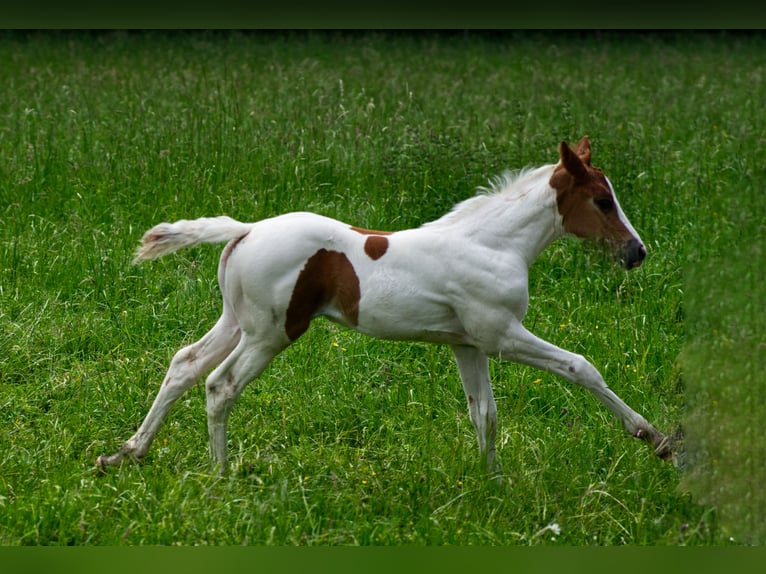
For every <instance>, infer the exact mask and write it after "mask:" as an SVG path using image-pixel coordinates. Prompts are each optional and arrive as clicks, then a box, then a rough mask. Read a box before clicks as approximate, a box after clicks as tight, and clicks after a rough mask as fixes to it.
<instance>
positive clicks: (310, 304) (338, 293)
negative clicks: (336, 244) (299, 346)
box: [285, 249, 361, 341]
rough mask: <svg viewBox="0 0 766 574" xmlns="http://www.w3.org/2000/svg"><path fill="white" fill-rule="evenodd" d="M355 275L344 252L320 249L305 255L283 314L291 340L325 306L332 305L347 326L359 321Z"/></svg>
mask: <svg viewBox="0 0 766 574" xmlns="http://www.w3.org/2000/svg"><path fill="white" fill-rule="evenodd" d="M360 297H361V294H360V291H359V277H357V275H356V272H355V271H354V266H353V265H351V262H350V261H349V260H348V257H346V255H345V254H343V253H340V252H339V251H328V250H327V249H320V250H319V251H317V252H316V253H315V254H314V255H312V256H311V257H309V259H308V260H307V261H306V265H305V266H304V267H303V269H302V270H301V272H300V274H299V275H298V280H297V281H296V282H295V287H294V288H293V294H292V296H291V298H290V305H289V306H288V307H287V313H286V315H285V333H287V336H288V338H289V339H290V340H291V341H294V340H295V339H297V338H298V337H300V336H301V335H302V334H303V333H304V332H305V331H306V329H308V328H309V324H310V323H311V319H312V318H313V317H314V316H315V314H316V312H317V311H318V310H319V309H321V308H322V307H324V306H325V305H332V306H333V307H335V309H337V310H338V311H339V312H340V313H341V314H342V315H343V316H344V317H345V318H346V321H348V322H349V323H350V324H351V325H356V324H357V323H358V321H359V298H360Z"/></svg>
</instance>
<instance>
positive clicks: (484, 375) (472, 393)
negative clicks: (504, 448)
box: [452, 346, 497, 472]
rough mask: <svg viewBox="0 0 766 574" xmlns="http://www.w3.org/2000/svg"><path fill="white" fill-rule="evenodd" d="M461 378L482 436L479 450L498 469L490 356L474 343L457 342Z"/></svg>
mask: <svg viewBox="0 0 766 574" xmlns="http://www.w3.org/2000/svg"><path fill="white" fill-rule="evenodd" d="M452 352H453V353H454V354H455V359H456V360H457V366H458V370H459V371H460V380H461V381H462V383H463V390H464V391H465V398H466V400H467V401H468V414H469V415H470V417H471V422H472V423H473V426H474V428H475V429H476V435H477V437H478V439H479V451H480V452H481V455H482V457H483V458H484V460H485V462H486V464H487V469H488V470H489V471H490V472H492V471H494V470H495V467H494V465H495V448H496V447H495V436H496V434H497V406H496V404H495V398H494V395H493V394H492V385H491V383H490V381H489V359H488V358H487V356H486V355H485V354H484V353H483V352H481V351H480V350H479V349H476V348H474V347H465V346H453V347H452Z"/></svg>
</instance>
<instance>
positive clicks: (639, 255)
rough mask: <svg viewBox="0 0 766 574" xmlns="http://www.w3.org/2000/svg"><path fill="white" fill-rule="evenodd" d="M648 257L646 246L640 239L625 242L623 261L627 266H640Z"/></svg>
mask: <svg viewBox="0 0 766 574" xmlns="http://www.w3.org/2000/svg"><path fill="white" fill-rule="evenodd" d="M645 257H646V247H644V244H643V243H641V242H640V241H639V240H638V239H631V240H630V241H628V242H627V243H626V244H625V247H624V250H623V261H624V262H625V267H627V268H628V269H633V268H635V267H639V266H640V265H641V263H642V262H643V261H644V258H645Z"/></svg>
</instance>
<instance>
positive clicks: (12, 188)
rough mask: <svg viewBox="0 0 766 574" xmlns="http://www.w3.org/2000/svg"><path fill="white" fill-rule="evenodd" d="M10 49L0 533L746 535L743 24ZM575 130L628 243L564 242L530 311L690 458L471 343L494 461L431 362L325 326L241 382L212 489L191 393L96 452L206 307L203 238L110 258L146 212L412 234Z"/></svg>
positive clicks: (759, 386)
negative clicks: (664, 456) (489, 388)
mask: <svg viewBox="0 0 766 574" xmlns="http://www.w3.org/2000/svg"><path fill="white" fill-rule="evenodd" d="M0 62H1V63H0V69H1V70H2V75H3V79H4V84H5V89H4V90H2V91H1V92H0V469H1V470H0V544H2V545H105V544H110V545H115V544H116V545H122V544H124V545H139V544H162V545H175V544H178V545H208V544H209V545H221V544H227V545H234V544H237V545H238V544H252V545H266V544H288V545H337V544H342V545H369V544H381V545H398V544H416V545H420V544H460V545H466V544H488V545H543V544H547V545H562V544H563V545H619V544H635V545H649V544H651V545H711V544H716V545H717V544H732V543H733V544H740V543H748V542H754V541H755V542H758V541H762V540H763V538H764V528H763V524H762V517H763V516H764V515H766V513H765V512H762V509H763V508H764V502H763V494H762V493H761V492H760V491H761V488H760V484H762V482H763V478H764V477H763V468H764V464H763V462H764V458H765V457H764V453H763V447H762V446H761V445H759V444H758V441H759V439H760V435H759V433H756V432H754V431H755V428H754V426H753V424H754V421H755V420H756V419H757V418H758V417H760V416H762V415H764V414H766V412H765V411H766V409H765V408H764V398H763V397H764V396H765V395H766V393H764V392H763V391H764V389H763V385H764V381H763V380H762V370H763V367H764V364H763V355H764V351H763V345H764V339H763V309H762V304H763V294H764V287H763V271H762V269H763V265H762V262H763V251H762V243H763V230H764V220H765V216H764V213H765V212H766V210H765V209H764V198H763V182H764V175H766V173H764V162H763V157H764V152H766V140H765V139H764V138H766V114H765V113H764V110H763V94H764V93H766V86H764V84H765V83H766V77H765V76H766V37H764V36H763V35H760V34H751V35H743V36H736V35H735V36H732V35H725V34H678V35H665V36H656V35H636V36H621V35H616V34H615V35H612V34H602V35H592V34H566V35H561V34H535V33H524V34H515V35H493V36H491V37H485V36H482V35H480V34H472V35H461V34H452V35H433V34H389V35H382V34H361V33H360V34H345V35H340V34H331V33H327V34H318V33H313V34H311V33H309V34H304V33H300V34H288V33H284V34H257V33H254V34H238V33H218V34H214V33H175V34H170V33H133V34H125V33H108V34H97V33H92V34H76V33H72V34H67V33H58V34H56V33H26V34H21V33H18V34H16V33H4V34H2V35H0ZM585 134H588V135H589V136H590V137H591V140H592V142H593V146H594V156H593V157H594V163H595V164H596V165H598V166H600V167H602V168H603V169H604V171H605V173H606V174H608V176H609V177H610V179H611V181H612V182H613V184H614V186H615V188H616V190H617V193H618V195H619V197H620V201H621V203H622V206H623V208H624V210H625V211H626V212H627V213H628V215H629V217H630V218H631V221H632V223H633V224H634V226H635V227H636V228H637V229H638V230H639V232H640V233H641V235H642V237H643V239H644V240H645V241H646V242H647V247H648V249H649V256H648V258H647V260H646V262H645V264H644V265H643V266H642V267H641V268H640V269H638V270H636V271H633V272H630V273H628V272H625V271H624V270H622V269H620V268H619V267H617V266H616V265H614V264H613V262H612V261H611V260H610V258H609V257H608V256H607V255H606V254H605V253H604V251H603V250H602V249H600V248H598V247H595V246H593V245H589V244H586V243H581V242H578V241H576V240H564V241H560V242H558V243H556V244H555V245H553V246H552V247H551V248H550V249H549V250H548V251H546V252H545V253H544V254H543V255H542V256H541V258H540V259H539V260H538V262H537V263H536V264H535V265H534V266H533V267H532V270H531V285H530V288H531V304H530V310H529V313H528V316H527V320H526V325H527V326H528V327H529V328H530V329H531V330H533V331H534V332H535V333H537V334H538V335H540V336H542V337H543V338H546V339H548V340H550V341H551V342H554V343H556V344H558V345H560V346H563V347H564V348H567V349H569V350H572V351H576V352H578V353H582V354H584V355H585V356H586V357H588V358H589V359H590V360H591V361H592V362H593V363H594V364H595V365H596V366H597V367H598V368H599V369H600V370H601V372H602V373H603V374H604V376H605V378H606V379H607V381H608V383H609V385H610V386H611V387H612V388H613V389H614V390H615V391H616V392H617V393H618V394H619V395H620V396H621V397H622V398H624V399H625V400H626V402H627V403H629V404H630V405H631V406H633V407H634V408H635V409H637V410H638V411H640V412H642V413H643V414H644V415H645V416H646V417H647V418H648V419H649V420H650V421H652V422H654V423H655V424H656V425H657V426H658V428H660V429H663V430H664V431H666V432H668V433H673V432H674V431H675V430H676V429H677V428H679V426H681V425H682V424H683V425H684V427H685V430H686V431H687V436H688V439H689V440H688V442H689V445H688V448H689V449H690V450H689V451H688V452H687V454H686V456H685V457H684V463H685V464H686V466H684V467H682V468H676V467H674V466H672V465H670V464H666V463H663V462H661V461H659V460H657V459H655V458H654V457H653V455H652V453H651V452H650V449H648V448H646V446H645V445H644V444H643V443H641V442H640V441H636V440H632V439H630V438H629V437H627V436H625V435H624V434H623V431H622V430H621V427H620V425H619V424H618V423H617V422H616V421H615V420H614V419H613V418H612V417H611V415H610V414H609V413H608V412H607V411H606V410H605V409H604V408H602V407H601V406H600V405H599V404H598V403H597V401H596V400H595V399H594V398H593V397H592V396H590V394H588V393H587V392H586V391H584V390H582V389H579V388H574V387H572V386H569V385H568V384H567V383H565V382H563V381H562V380H560V379H557V378H556V377H554V376H552V375H549V374H547V373H544V372H540V371H536V370H533V369H528V368H525V367H520V366H517V365H513V364H508V363H501V362H493V363H492V366H491V370H492V375H493V379H494V381H495V383H494V388H495V395H496V399H497V402H498V410H499V426H500V428H499V431H498V458H499V462H500V465H501V473H502V475H503V478H504V480H503V481H502V482H501V483H497V482H494V481H490V480H487V477H486V475H485V473H483V472H482V471H481V468H480V466H479V464H478V453H477V448H476V444H475V443H476V440H475V435H474V431H473V428H472V426H471V423H470V421H469V419H468V416H467V412H466V408H465V399H464V396H463V392H462V389H461V387H460V382H459V379H458V376H457V372H456V368H455V367H454V364H453V361H452V358H451V353H450V351H449V349H447V348H442V347H438V346H427V345H421V344H414V343H390V342H385V343H384V342H379V341H375V340H371V339H366V338H363V337H362V336H360V335H357V334H355V333H353V332H350V331H345V330H341V329H339V328H338V327H337V326H335V325H333V324H332V323H329V322H326V321H317V322H315V324H314V326H313V327H312V329H310V330H309V332H308V333H307V334H306V335H304V337H302V338H301V339H300V340H299V341H298V342H297V343H296V344H295V345H294V346H293V347H291V348H290V349H288V350H287V351H286V352H285V353H284V354H283V355H281V356H280V357H279V358H277V359H276V360H275V361H274V363H273V364H272V366H271V367H270V368H269V369H268V370H267V371H266V373H264V375H263V376H262V377H261V378H260V379H259V380H258V381H256V382H254V383H253V384H251V385H250V387H248V389H247V390H246V391H245V393H244V394H243V396H242V397H241V399H240V401H239V402H238V404H237V406H236V408H235V410H234V412H233V414H232V418H231V422H230V432H229V438H230V449H229V452H230V460H231V464H232V468H231V471H230V472H229V473H228V474H227V475H225V476H223V477H218V476H214V475H212V474H211V473H210V472H209V466H208V464H209V463H208V451H207V430H206V418H205V411H204V409H205V406H204V403H205V399H204V389H203V387H202V386H201V385H200V386H198V387H195V388H194V389H192V390H191V391H190V392H189V393H188V394H187V395H185V396H184V397H183V398H182V399H181V400H180V401H179V402H178V403H177V405H176V406H175V408H174V409H173V410H172V411H171V414H170V416H169V418H168V420H167V422H166V425H165V426H164V427H163V429H162V431H161V432H160V434H159V435H158V437H157V440H156V441H155V444H154V446H153V448H152V450H151V451H150V453H149V455H148V457H147V458H146V460H145V462H144V464H142V465H123V466H122V467H120V468H118V469H111V470H110V471H109V472H107V473H106V474H105V475H100V474H99V473H98V472H97V471H96V469H95V467H94V461H95V459H96V457H97V456H98V455H99V454H105V453H111V452H113V451H114V450H116V449H117V448H118V447H119V445H120V444H121V442H122V441H123V440H125V439H126V438H127V437H128V436H130V435H131V434H132V432H133V430H134V429H135V428H136V426H137V425H138V424H139V423H140V421H141V420H142V418H143V416H144V415H145V414H146V411H147V409H148V407H149V405H150V404H151V401H152V400H153V398H154V395H155V393H156V390H157V387H158V385H159V383H160V381H161V380H162V377H163V376H164V373H165V370H166V368H167V365H168V363H169V360H170V358H171V357H172V356H173V354H174V352H175V351H176V350H177V349H178V348H180V347H181V346H182V345H184V344H188V343H189V342H191V341H193V340H196V339H197V338H198V337H199V336H201V335H202V334H203V333H204V332H205V331H206V330H207V329H208V328H209V327H210V326H211V325H212V324H213V323H214V321H215V320H216V318H217V317H218V315H219V311H220V295H219V292H218V287H217V283H216V280H215V269H216V264H217V259H218V255H219V253H220V247H219V246H206V247H200V248H195V249H192V250H188V251H184V252H180V253H179V254H177V255H173V256H169V257H167V258H163V259H161V260H158V261H157V262H152V263H150V264H146V265H142V266H138V267H136V266H132V265H131V259H132V256H133V253H134V250H135V247H136V246H137V243H138V240H139V238H140V236H141V235H142V233H143V232H144V231H145V230H146V229H147V228H149V227H150V226H152V225H154V224H155V223H158V222H160V221H163V220H171V221H172V220H175V219H180V218H193V217H199V216H207V215H218V214H227V215H230V216H232V217H235V218H238V219H241V220H246V221H249V220H255V219H259V218H264V217H268V216H271V215H275V214H278V213H282V212H286V211H296V210H310V211H315V212H319V213H322V214H325V215H329V216H332V217H336V218H339V219H342V220H344V221H347V222H349V223H353V224H356V225H360V226H364V227H368V228H383V229H391V230H396V229H403V228H407V227H412V226H417V225H420V224H421V223H424V222H426V221H429V220H432V219H435V218H436V217H438V216H440V215H441V214H443V213H444V212H445V211H447V210H448V209H449V208H450V207H451V206H452V205H453V204H454V203H456V202H457V201H460V200H462V199H465V198H467V197H469V196H470V195H472V194H473V193H474V190H475V188H476V187H477V186H479V185H483V184H485V183H486V182H487V180H488V179H489V178H491V177H492V176H494V175H497V174H498V173H500V172H502V171H503V170H505V169H506V168H520V167H523V166H525V165H540V164H543V163H550V162H554V161H556V158H557V156H556V146H557V144H558V142H559V141H560V140H561V139H567V140H569V141H577V140H579V138H580V137H581V136H583V135H585ZM738 253H739V254H740V256H739V257H737V256H736V255H737V254H738ZM759 258H760V263H758V259H759ZM721 261H727V262H728V263H729V265H728V267H725V268H724V269H725V272H721V269H722V267H721V265H720V264H719V262H721ZM687 293H692V294H694V296H693V297H692V298H691V299H690V298H689V296H688V295H687ZM732 296H733V297H734V298H733V299H732V298H731V297H732ZM711 297H712V298H713V299H714V304H711V302H710V298H711ZM727 301H728V303H727ZM722 302H723V303H722ZM759 309H760V310H759ZM732 313H733V316H739V315H738V314H742V316H743V317H744V319H743V320H742V321H740V322H736V321H734V320H732V319H731V316H732V315H731V314H732ZM727 339H728V341H729V342H728V343H726V340H727ZM735 351H739V354H737V353H736V352H735ZM742 353H744V355H743V354H742ZM743 357H744V358H743ZM706 369H707V370H706ZM711 369H712V370H713V371H715V373H716V374H721V377H719V378H718V379H714V378H711V377H710V373H711V372H712V371H711ZM713 382H716V384H711V383H713ZM743 382H746V383H747V384H746V385H745V384H743ZM742 405H746V408H743V407H742ZM711 412H714V413H715V417H714V418H712V419H711ZM711 421H712V422H711ZM713 427H714V429H713V431H711V428H713ZM732 435H734V437H733V436H732ZM732 440H733V441H734V442H732ZM722 485H723V486H722ZM724 490H725V491H726V493H728V494H726V495H725V496H724V495H723V494H721V493H722V492H723V491H724ZM732 494H733V495H734V496H731V495H732ZM732 499H736V500H737V501H739V502H738V503H737V504H732V503H731V500H732ZM743 500H745V501H747V502H746V503H745V504H742V501H743Z"/></svg>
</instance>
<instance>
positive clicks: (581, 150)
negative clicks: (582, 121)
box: [549, 136, 632, 241]
mask: <svg viewBox="0 0 766 574" xmlns="http://www.w3.org/2000/svg"><path fill="white" fill-rule="evenodd" d="M559 154H560V156H561V161H560V162H559V164H558V165H557V166H556V169H555V170H554V171H553V175H552V176H551V179H550V181H549V183H550V185H551V187H553V188H554V189H555V190H556V203H557V207H558V211H559V213H560V214H561V217H562V224H563V226H564V229H565V230H566V231H567V232H568V233H571V234H573V235H576V236H578V237H596V238H601V239H607V240H611V241H627V240H628V239H630V238H631V237H632V235H631V234H630V232H629V231H628V229H627V228H626V227H625V225H624V224H623V223H622V222H621V221H620V218H619V217H618V215H617V212H616V210H614V209H611V211H609V210H606V211H603V210H601V209H599V208H598V207H597V205H596V203H595V202H597V201H602V200H603V201H608V200H613V198H612V192H611V190H610V189H609V183H608V182H607V181H606V177H604V174H603V173H602V172H601V170H600V169H598V168H596V167H593V166H592V165H591V163H590V160H591V147H590V140H588V137H587V136H585V137H584V138H582V140H580V142H579V143H578V144H577V147H576V148H575V149H574V150H572V149H571V148H570V147H569V145H568V144H567V143H566V142H561V144H560V145H559Z"/></svg>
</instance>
